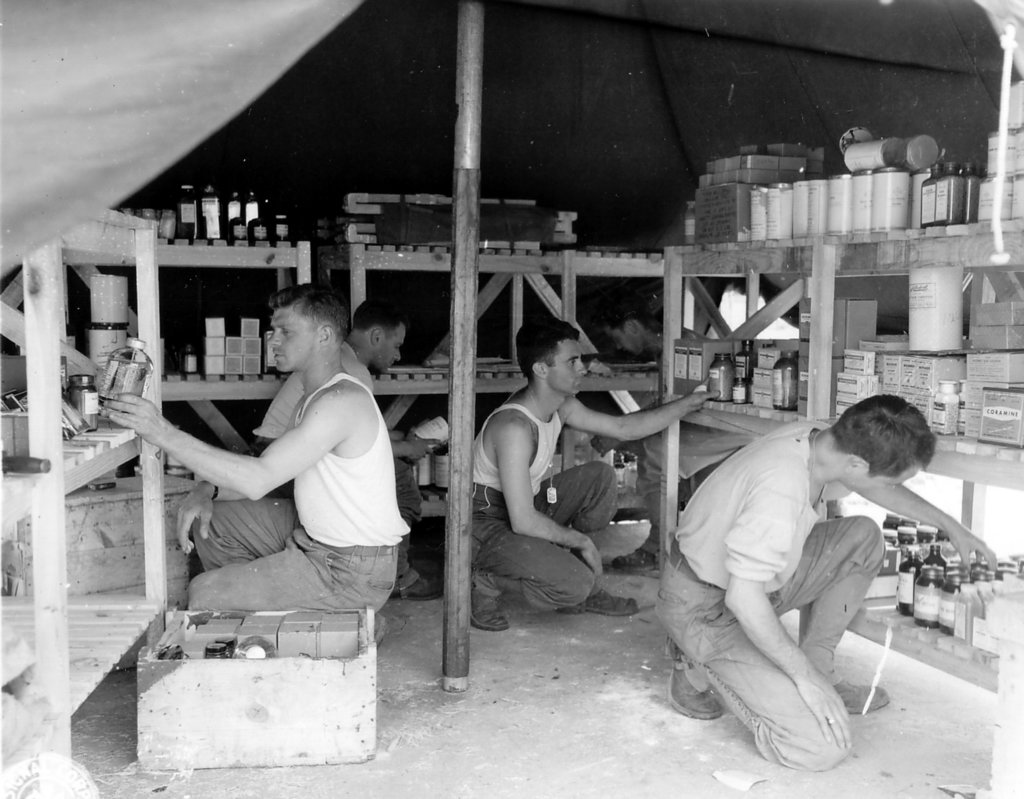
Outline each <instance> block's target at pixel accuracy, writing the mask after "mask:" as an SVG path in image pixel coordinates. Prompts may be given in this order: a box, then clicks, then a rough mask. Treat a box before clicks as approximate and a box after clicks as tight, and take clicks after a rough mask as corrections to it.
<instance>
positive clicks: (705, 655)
mask: <svg viewBox="0 0 1024 799" xmlns="http://www.w3.org/2000/svg"><path fill="white" fill-rule="evenodd" d="M934 450H935V437H934V435H933V434H932V432H931V431H930V430H929V429H928V423H927V422H926V421H925V419H924V417H923V416H922V415H921V413H920V412H919V411H918V410H917V409H916V408H915V407H914V406H912V405H910V404H908V403H907V402H906V401H905V400H903V399H900V398H899V397H893V396H888V395H881V396H875V397H869V398H868V399H865V400H861V401H860V402H858V403H857V404H856V405H854V406H853V407H851V408H849V409H847V410H846V412H845V413H843V415H842V416H841V417H840V418H839V420H838V421H837V422H836V423H835V424H834V425H832V426H831V427H828V426H827V425H824V424H818V425H816V424H815V423H814V422H813V421H803V422H794V423H792V424H788V425H785V426H783V427H780V428H779V429H778V430H776V431H774V432H772V433H770V434H768V435H766V436H764V437H763V438H761V439H759V440H758V441H755V442H754V443H752V444H750V445H748V446H746V447H744V448H743V449H741V450H740V451H739V452H737V453H736V454H735V455H733V456H732V457H730V458H729V459H728V460H726V461H725V462H724V463H723V464H722V465H721V466H719V467H718V468H717V469H716V470H715V472H714V473H713V474H712V475H711V476H710V477H708V479H707V480H705V481H704V483H703V484H702V485H701V486H700V488H698V489H697V491H696V493H695V494H694V495H693V498H692V499H691V500H690V502H689V503H688V504H687V506H686V509H685V510H684V511H683V515H682V518H681V520H680V525H679V529H678V530H676V531H675V533H674V534H673V537H672V542H671V547H670V551H669V558H668V560H669V562H668V564H666V565H665V566H664V567H663V568H662V570H661V590H660V591H659V593H658V618H660V619H661V621H662V623H663V624H664V625H665V627H666V628H667V629H668V631H669V635H670V636H671V639H672V641H673V642H674V644H675V646H676V647H677V649H676V650H675V651H676V654H677V662H676V663H675V667H674V669H673V671H672V673H671V676H670V678H669V702H670V703H671V705H672V707H673V708H675V709H676V710H678V711H679V712H680V713H682V714H684V715H686V716H690V717H691V718H698V719H713V718H717V717H718V716H720V715H721V714H722V708H721V704H720V703H722V704H724V705H725V706H727V707H728V708H729V710H731V711H732V712H733V713H734V714H735V715H736V716H737V718H739V720H740V721H741V722H742V723H743V724H744V726H746V727H747V729H749V730H750V731H751V732H752V733H753V736H754V744H755V745H756V746H757V748H758V750H759V751H760V752H761V754H762V755H763V756H764V757H765V758H766V759H768V760H770V761H772V762H773V763H779V764H780V765H783V766H788V767H790V768H795V769H803V770H808V771H823V770H826V769H830V768H832V767H833V766H835V765H837V764H838V763H839V762H840V761H842V760H843V759H844V758H846V757H847V756H848V755H849V754H850V752H851V746H852V730H851V724H850V718H849V716H850V714H860V713H862V712H864V710H865V706H867V707H866V709H867V710H868V711H870V710H875V709H877V708H880V707H883V706H884V705H886V704H887V703H888V701H889V699H888V696H887V695H886V693H885V691H884V690H883V689H881V688H878V689H876V690H875V692H874V693H873V694H872V692H871V690H870V686H867V685H856V684H852V683H850V682H847V681H845V680H840V679H839V677H838V676H837V675H836V673H835V648H836V646H837V645H838V644H839V640H840V639H841V638H842V636H843V633H844V631H845V630H846V627H847V625H848V624H849V623H850V621H851V620H852V619H853V616H854V614H856V612H857V611H858V610H859V608H860V606H861V604H862V602H863V600H864V596H865V594H866V593H867V590H868V588H869V586H870V585H871V581H872V580H873V579H874V578H875V576H876V575H877V573H878V570H879V568H880V567H881V565H882V559H883V551H884V550H883V542H882V534H881V531H880V530H879V529H878V525H876V524H875V523H874V521H872V520H871V519H869V518H867V517H865V516H850V517H847V518H837V519H825V518H824V515H823V512H824V509H825V500H828V499H835V498H838V497H840V496H842V495H844V494H848V493H850V492H851V491H856V492H857V493H858V494H860V495H861V496H862V497H864V498H865V499H868V500H870V501H872V502H874V503H876V504H878V505H881V506H882V507H884V508H888V509H889V510H892V511H895V512H896V513H899V514H900V515H903V516H907V517H910V518H913V519H918V520H920V521H922V522H928V523H930V524H935V525H936V526H938V527H940V528H941V529H943V530H945V531H946V532H947V533H948V534H949V538H950V541H951V542H952V543H953V544H954V545H955V546H956V548H957V549H958V550H959V551H960V555H961V556H962V557H963V558H964V562H968V561H969V559H970V554H971V552H972V551H973V550H978V551H979V552H981V553H983V554H984V556H985V557H987V558H994V557H995V555H994V553H993V552H992V551H991V550H990V549H989V547H987V546H986V545H985V544H984V543H983V542H982V541H981V540H980V539H979V538H977V537H976V536H975V535H973V534H972V533H971V532H970V531H969V530H967V529H966V528H965V527H963V525H961V524H959V523H958V522H957V521H956V520H955V519H953V518H952V517H951V516H949V515H948V514H946V513H943V512H942V511H940V510H939V509H938V508H936V507H934V506H933V505H931V504H930V503H928V502H926V501H925V500H924V499H922V498H921V497H919V496H918V495H917V494H915V493H913V492H912V491H910V490H909V489H907V488H905V487H904V486H903V485H902V483H903V482H904V481H906V480H908V479H909V478H910V477H911V476H913V475H914V474H915V473H916V472H917V471H918V470H919V469H922V468H924V467H926V466H927V465H928V463H929V461H930V460H931V458H932V454H933V452H934ZM989 562H990V563H991V562H993V561H992V560H990V561H989ZM794 608H800V614H801V619H800V622H801V623H800V634H799V641H794V640H793V639H792V638H790V636H789V633H788V632H787V631H786V630H785V628H784V627H783V626H782V624H781V623H780V622H779V621H778V617H779V616H781V615H782V614H783V613H785V612H787V611H789V610H792V609H794ZM869 697H870V703H869V701H868V700H869Z"/></svg>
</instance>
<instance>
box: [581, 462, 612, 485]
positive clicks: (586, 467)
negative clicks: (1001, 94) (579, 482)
mask: <svg viewBox="0 0 1024 799" xmlns="http://www.w3.org/2000/svg"><path fill="white" fill-rule="evenodd" d="M579 468H580V469H581V470H582V474H584V475H585V476H586V479H587V480H588V481H589V482H591V483H594V484H596V485H598V486H599V487H601V488H605V489H611V488H614V487H615V486H616V485H617V482H618V481H617V478H616V477H615V469H613V468H612V467H611V466H609V465H608V464H607V463H605V462H604V461H589V462H587V463H584V464H583V465H582V466H580V467H579Z"/></svg>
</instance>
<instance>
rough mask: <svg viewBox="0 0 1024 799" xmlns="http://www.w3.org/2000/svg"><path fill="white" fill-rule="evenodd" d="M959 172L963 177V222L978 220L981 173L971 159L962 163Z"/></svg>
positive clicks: (969, 222) (968, 222)
mask: <svg viewBox="0 0 1024 799" xmlns="http://www.w3.org/2000/svg"><path fill="white" fill-rule="evenodd" d="M960 174H961V175H962V176H963V179H964V222H966V223H967V224H968V225H970V224H972V223H974V222H977V221H978V203H979V202H980V201H981V175H980V174H979V170H978V167H977V166H975V164H974V162H973V161H968V162H967V163H966V164H964V166H963V169H961V170H960Z"/></svg>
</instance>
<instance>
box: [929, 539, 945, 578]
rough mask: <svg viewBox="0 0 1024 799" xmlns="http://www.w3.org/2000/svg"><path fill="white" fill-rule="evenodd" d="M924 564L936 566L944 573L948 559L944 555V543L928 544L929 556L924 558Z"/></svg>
mask: <svg viewBox="0 0 1024 799" xmlns="http://www.w3.org/2000/svg"><path fill="white" fill-rule="evenodd" d="M924 565H925V566H935V567H936V568H938V569H941V570H942V571H943V573H944V572H945V571H946V559H945V558H944V557H942V544H929V545H928V556H927V557H926V558H925V559H924Z"/></svg>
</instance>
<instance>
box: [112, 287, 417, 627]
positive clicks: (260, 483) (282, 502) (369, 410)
mask: <svg viewBox="0 0 1024 799" xmlns="http://www.w3.org/2000/svg"><path fill="white" fill-rule="evenodd" d="M270 307H271V310H272V311H273V317H272V319H271V325H272V326H273V330H274V333H273V338H272V339H271V346H272V347H273V348H274V350H275V352H276V356H277V364H278V368H279V369H281V370H282V371H294V372H295V373H296V374H297V375H299V376H300V377H301V381H302V388H303V394H304V397H303V399H302V401H301V403H300V404H299V406H298V411H297V413H296V415H295V418H294V422H293V423H292V424H291V425H290V426H289V428H288V429H287V430H285V431H284V433H283V434H282V435H281V436H280V437H279V438H277V439H276V440H274V441H272V442H271V443H270V445H269V446H268V447H267V448H266V449H265V450H264V451H263V452H262V453H261V454H260V456H259V457H252V456H249V455H238V454H235V453H233V452H227V451H225V450H222V449H218V448H216V447H211V446H210V445H208V444H205V443H203V442H202V441H199V440H198V439H196V438H193V437H192V436H190V435H188V434H187V433H184V432H182V431H181V430H178V429H176V428H175V427H174V426H173V425H172V424H171V423H170V422H168V421H167V420H166V419H164V418H163V416H161V415H160V413H159V411H158V410H157V408H156V406H155V405H153V404H152V403H151V402H149V401H148V400H145V399H142V398H139V397H131V396H128V395H121V396H120V397H118V399H117V400H115V401H111V402H109V403H108V405H107V407H108V415H109V416H110V418H111V420H113V421H114V422H116V423H117V424H120V425H123V426H125V427H130V428H132V429H133V430H135V431H136V432H138V434H139V435H140V436H142V437H143V438H144V439H146V440H147V441H148V442H150V443H151V444H153V445H154V446H157V447H160V448H161V449H163V450H165V451H166V452H168V453H169V454H171V455H173V456H174V457H175V458H177V459H178V460H180V461H181V462H182V463H184V464H185V465H186V466H188V468H189V469H191V470H193V471H194V472H195V473H196V475H197V476H198V477H201V478H202V481H201V482H200V483H199V484H198V485H197V486H196V487H195V488H194V489H192V491H191V492H190V493H189V495H188V496H187V497H186V498H185V500H184V502H183V503H182V506H181V507H180V508H179V510H178V537H179V541H180V542H181V545H182V548H183V549H184V550H185V551H186V552H188V551H189V550H190V548H191V542H190V541H189V531H190V529H191V527H192V523H193V521H198V522H199V525H198V526H199V530H198V535H196V536H195V543H196V548H197V550H198V552H199V557H200V559H201V560H202V563H203V567H204V568H205V569H206V571H205V572H204V573H203V574H200V575H199V576H197V577H196V578H195V579H194V580H193V581H192V583H191V584H190V585H189V592H188V593H189V607H190V608H195V609H201V610H293V609H295V610H327V611H330V610H341V609H347V608H360V607H365V606H367V605H369V606H371V607H373V608H374V609H375V610H379V609H380V608H381V607H382V606H383V605H384V603H385V602H386V601H387V599H388V596H389V595H390V594H391V589H392V588H393V587H394V583H395V563H396V545H397V544H398V542H399V540H400V539H401V537H402V536H403V535H404V534H405V533H406V532H408V526H407V525H406V524H405V522H403V521H402V518H401V516H400V515H399V512H398V504H397V502H396V499H395V471H394V466H393V465H392V457H391V443H390V441H389V438H388V430H387V427H386V426H385V424H384V419H383V417H382V416H381V413H380V410H379V409H378V408H377V403H376V401H375V400H374V398H373V395H372V394H371V393H370V391H369V389H367V388H366V386H365V385H363V383H361V382H360V381H359V380H358V379H356V378H354V377H352V376H351V375H350V374H348V373H347V372H346V371H345V369H344V366H343V361H342V355H341V353H342V349H341V345H342V343H343V342H344V340H345V334H346V332H347V330H348V321H347V320H348V311H347V309H346V308H345V305H344V303H343V302H341V301H340V300H339V299H338V297H337V296H336V295H334V294H333V293H331V292H330V291H327V290H325V289H320V288H316V287H314V286H311V285H308V284H307V285H302V286H296V287H292V288H286V289H283V290H282V291H279V292H277V293H276V294H274V295H273V296H272V297H271V298H270ZM292 479H294V480H295V500H294V502H293V501H291V500H287V499H269V498H264V496H265V495H266V493H267V492H268V491H270V490H272V489H274V488H276V487H277V486H279V485H281V484H282V483H285V482H286V481H288V480H292Z"/></svg>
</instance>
